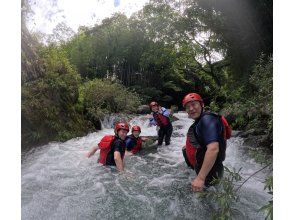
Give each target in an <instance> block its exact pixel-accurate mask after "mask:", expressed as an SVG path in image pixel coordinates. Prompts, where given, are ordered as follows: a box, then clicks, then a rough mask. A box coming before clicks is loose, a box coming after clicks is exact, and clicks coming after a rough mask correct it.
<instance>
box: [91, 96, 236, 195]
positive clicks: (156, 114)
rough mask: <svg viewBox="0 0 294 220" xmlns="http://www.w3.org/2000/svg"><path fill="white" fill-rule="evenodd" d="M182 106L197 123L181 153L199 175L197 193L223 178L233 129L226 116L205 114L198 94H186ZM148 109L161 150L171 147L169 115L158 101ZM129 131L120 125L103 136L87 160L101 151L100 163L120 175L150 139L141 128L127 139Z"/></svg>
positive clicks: (193, 182) (171, 128) (193, 188)
mask: <svg viewBox="0 0 294 220" xmlns="http://www.w3.org/2000/svg"><path fill="white" fill-rule="evenodd" d="M182 104H183V107H184V108H185V110H186V112H187V113H188V116H189V117H190V118H191V119H193V120H194V122H193V124H192V125H191V126H190V128H189V129H188V132H187V138H186V144H185V146H184V147H183V148H182V152H183V157H184V159H185V161H186V163H187V165H188V167H190V168H191V169H193V170H195V172H196V174H197V175H196V177H195V179H194V180H193V181H192V183H191V184H192V190H193V191H196V192H198V191H201V190H203V189H204V188H205V187H209V186H211V185H213V184H214V183H215V181H214V180H215V179H219V178H221V177H222V175H223V170H224V167H223V161H224V159H225V152H226V140H227V139H229V138H230V136H231V128H230V126H229V124H228V122H227V121H226V119H225V118H224V117H223V116H220V115H218V114H216V113H213V112H210V111H205V110H204V102H203V99H202V98H201V96H200V95H199V94H197V93H189V94H187V95H186V96H185V97H184V99H183V101H182ZM149 107H150V110H151V114H148V115H147V118H148V119H149V124H150V125H155V126H158V127H159V130H158V142H157V145H158V146H161V145H162V144H163V141H164V142H165V145H170V142H171V135H172V132H173V126H172V123H171V120H170V117H169V116H170V111H169V110H168V109H166V108H164V107H161V106H160V105H159V104H158V103H157V102H155V101H153V102H151V103H150V104H149ZM129 130H130V129H129V125H128V124H127V123H124V122H120V123H117V124H116V125H115V128H114V133H115V135H106V136H104V137H103V138H102V140H101V141H100V143H99V144H98V146H95V147H94V148H92V149H91V151H89V152H88V154H87V157H91V156H92V155H94V153H95V152H96V151H97V150H98V149H100V157H99V161H98V162H99V163H101V164H103V165H109V166H116V167H117V169H118V170H119V171H123V170H124V163H123V159H124V156H125V155H132V154H136V153H137V152H139V151H140V150H141V149H142V142H144V141H146V140H147V139H148V138H146V137H141V136H140V133H141V128H140V127H139V126H138V125H135V126H133V127H132V128H131V135H127V134H128V132H129Z"/></svg>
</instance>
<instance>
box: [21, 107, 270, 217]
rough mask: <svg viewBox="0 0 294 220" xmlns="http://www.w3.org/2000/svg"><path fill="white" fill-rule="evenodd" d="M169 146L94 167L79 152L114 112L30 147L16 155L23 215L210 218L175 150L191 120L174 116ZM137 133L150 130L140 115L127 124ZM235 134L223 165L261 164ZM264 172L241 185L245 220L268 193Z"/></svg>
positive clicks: (249, 168) (247, 168) (252, 167)
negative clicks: (75, 132) (73, 133)
mask: <svg viewBox="0 0 294 220" xmlns="http://www.w3.org/2000/svg"><path fill="white" fill-rule="evenodd" d="M175 116H176V117H177V118H179V120H178V121H175V122H173V126H174V133H173V135H172V138H171V141H172V142H171V145H169V146H164V145H163V146H161V147H159V148H158V149H156V148H154V149H153V150H151V151H147V150H146V151H144V149H143V151H142V153H141V154H138V155H135V156H131V157H126V158H125V166H126V172H124V173H118V172H117V171H116V170H115V169H113V168H109V167H103V166H101V165H99V164H97V162H96V161H97V158H98V156H99V152H98V153H96V155H94V156H93V157H92V158H90V159H88V158H86V157H85V154H86V153H87V152H88V150H89V149H90V148H91V147H93V146H95V145H97V143H98V142H99V141H100V140H101V138H102V137H103V136H104V135H106V134H113V129H112V128H111V126H108V125H110V124H112V123H113V121H114V120H115V116H114V117H112V118H109V119H107V120H108V121H105V122H103V124H104V125H106V126H105V127H104V129H103V130H102V131H99V132H95V133H91V134H89V135H87V136H85V137H81V138H74V139H72V140H69V141H67V142H64V143H59V142H52V143H49V144H47V145H44V146H42V147H39V148H36V149H32V150H30V151H29V152H27V153H26V154H25V155H23V159H22V216H23V219H116V218H118V217H119V218H121V219H138V218H140V219H195V216H197V219H200V220H201V219H208V218H209V216H210V214H211V208H210V207H209V205H207V204H206V203H204V202H203V201H201V199H199V198H198V197H197V196H195V194H193V193H191V186H190V182H191V181H192V179H193V178H194V177H195V173H194V172H193V171H192V170H190V169H188V168H187V166H186V164H185V162H184V159H183V157H182V152H181V148H182V146H183V145H184V144H185V135H186V132H187V130H188V128H189V126H190V125H191V124H192V120H191V119H189V118H188V117H187V114H186V113H184V112H180V113H177V114H175ZM129 123H130V125H131V126H132V125H139V126H140V127H141V128H142V135H144V136H153V135H156V127H149V126H148V119H147V118H146V117H145V116H137V117H135V118H133V119H132V120H131V121H129ZM244 152H245V147H244V146H243V140H242V139H241V138H232V139H230V140H229V143H228V149H227V158H226V161H225V165H226V166H228V167H230V168H232V167H235V168H237V169H238V168H240V167H243V169H242V173H241V174H242V176H245V177H246V175H247V176H248V175H250V174H251V173H253V172H254V171H256V170H258V169H259V168H260V165H258V164H256V163H255V162H254V161H253V160H252V159H251V158H249V157H248V156H246V154H245V153H244ZM264 177H265V173H260V174H258V175H257V176H256V177H253V178H252V179H250V180H249V181H248V182H247V183H246V184H245V185H244V187H243V188H242V190H241V192H240V193H241V201H240V204H239V205H238V209H239V210H240V211H241V212H242V213H243V215H244V216H246V217H247V219H263V218H264V216H263V215H262V213H257V209H258V208H260V207H261V206H262V205H264V203H265V201H267V199H268V198H269V197H268V195H267V193H266V192H265V191H264V190H263V186H264V185H263V183H262V181H263V180H264Z"/></svg>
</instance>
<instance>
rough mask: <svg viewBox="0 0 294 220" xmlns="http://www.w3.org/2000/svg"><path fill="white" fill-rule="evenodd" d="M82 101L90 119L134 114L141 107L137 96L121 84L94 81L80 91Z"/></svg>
mask: <svg viewBox="0 0 294 220" xmlns="http://www.w3.org/2000/svg"><path fill="white" fill-rule="evenodd" d="M80 101H81V102H82V103H83V104H84V108H85V110H86V112H87V113H88V114H89V115H90V117H94V118H101V117H103V116H104V115H105V114H109V113H132V112H135V111H136V110H137V107H138V106H139V105H140V98H139V96H138V95H137V94H135V93H133V92H130V91H128V90H127V89H126V88H125V87H124V86H123V85H122V84H120V83H119V82H111V81H109V80H100V79H94V80H91V81H87V82H85V83H84V84H83V86H82V87H81V89H80Z"/></svg>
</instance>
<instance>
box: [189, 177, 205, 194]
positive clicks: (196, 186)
mask: <svg viewBox="0 0 294 220" xmlns="http://www.w3.org/2000/svg"><path fill="white" fill-rule="evenodd" d="M191 185H192V191H193V192H200V191H202V190H203V188H204V180H203V179H201V178H200V177H199V176H197V177H196V178H195V179H194V180H193V181H192V183H191Z"/></svg>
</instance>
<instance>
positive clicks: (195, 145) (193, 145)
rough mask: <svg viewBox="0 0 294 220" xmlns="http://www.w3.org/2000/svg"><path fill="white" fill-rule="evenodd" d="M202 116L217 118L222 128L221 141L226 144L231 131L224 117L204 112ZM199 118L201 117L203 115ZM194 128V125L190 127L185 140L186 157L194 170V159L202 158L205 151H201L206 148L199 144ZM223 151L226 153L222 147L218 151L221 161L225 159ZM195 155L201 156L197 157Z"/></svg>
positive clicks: (195, 163) (195, 160) (195, 162)
mask: <svg viewBox="0 0 294 220" xmlns="http://www.w3.org/2000/svg"><path fill="white" fill-rule="evenodd" d="M203 114H204V115H205V114H209V115H213V116H215V117H218V118H219V120H220V122H221V123H222V125H223V127H222V133H223V139H224V142H226V140H227V139H229V138H230V137H231V134H232V129H231V127H230V125H229V123H228V121H227V120H226V118H225V117H224V116H220V115H218V114H216V113H213V112H204V113H203ZM201 117H203V115H202V116H201ZM195 126H197V124H196V123H193V125H191V127H190V128H189V130H188V133H187V138H186V156H187V159H188V161H189V163H190V165H191V166H193V167H194V168H195V166H196V165H197V159H196V158H197V157H204V155H205V152H206V150H205V151H203V148H204V147H206V146H203V144H201V140H199V138H198V137H197V134H196V132H195ZM197 151H198V152H197ZM221 151H223V152H221ZM225 151H226V146H223V148H222V149H221V150H220V153H221V158H222V161H223V160H224V159H225ZM197 153H198V154H201V155H197Z"/></svg>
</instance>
